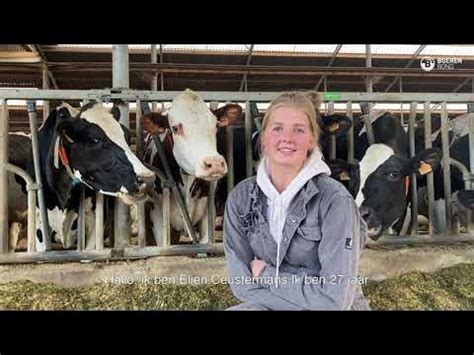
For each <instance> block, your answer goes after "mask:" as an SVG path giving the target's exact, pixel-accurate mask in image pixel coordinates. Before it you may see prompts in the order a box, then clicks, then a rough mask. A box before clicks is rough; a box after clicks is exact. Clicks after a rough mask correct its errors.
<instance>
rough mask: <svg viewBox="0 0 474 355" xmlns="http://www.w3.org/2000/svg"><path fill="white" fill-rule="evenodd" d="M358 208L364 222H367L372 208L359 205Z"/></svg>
mask: <svg viewBox="0 0 474 355" xmlns="http://www.w3.org/2000/svg"><path fill="white" fill-rule="evenodd" d="M359 210H360V215H361V217H362V218H363V219H364V221H365V222H367V221H368V220H369V218H370V216H371V215H372V214H373V210H372V209H371V208H370V207H367V206H361V207H360V209H359Z"/></svg>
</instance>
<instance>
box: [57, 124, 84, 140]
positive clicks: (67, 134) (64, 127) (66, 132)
mask: <svg viewBox="0 0 474 355" xmlns="http://www.w3.org/2000/svg"><path fill="white" fill-rule="evenodd" d="M80 124H81V122H80V120H63V121H61V122H59V123H58V126H57V131H58V134H59V136H60V137H61V138H62V140H63V142H67V143H69V144H74V143H76V142H77V141H78V137H79V129H78V127H77V126H78V125H80Z"/></svg>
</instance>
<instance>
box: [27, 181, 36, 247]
mask: <svg viewBox="0 0 474 355" xmlns="http://www.w3.org/2000/svg"><path fill="white" fill-rule="evenodd" d="M27 223H28V226H27V233H26V235H27V249H26V250H27V251H28V253H32V252H34V251H35V249H36V241H35V238H36V191H35V190H28V222H27Z"/></svg>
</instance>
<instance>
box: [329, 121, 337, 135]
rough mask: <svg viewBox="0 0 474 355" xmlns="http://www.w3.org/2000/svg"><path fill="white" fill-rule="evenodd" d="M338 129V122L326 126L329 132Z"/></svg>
mask: <svg viewBox="0 0 474 355" xmlns="http://www.w3.org/2000/svg"><path fill="white" fill-rule="evenodd" d="M338 129H339V122H335V123H333V124H332V125H330V126H329V128H328V130H329V132H331V133H333V132H336V131H337V130H338Z"/></svg>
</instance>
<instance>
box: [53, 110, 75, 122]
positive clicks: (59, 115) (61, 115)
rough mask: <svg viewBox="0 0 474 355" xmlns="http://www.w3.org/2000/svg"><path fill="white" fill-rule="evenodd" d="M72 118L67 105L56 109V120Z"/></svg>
mask: <svg viewBox="0 0 474 355" xmlns="http://www.w3.org/2000/svg"><path fill="white" fill-rule="evenodd" d="M69 118H71V112H70V111H69V109H68V108H67V107H59V108H58V109H57V111H56V120H57V121H58V122H61V121H63V120H67V119H69Z"/></svg>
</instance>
